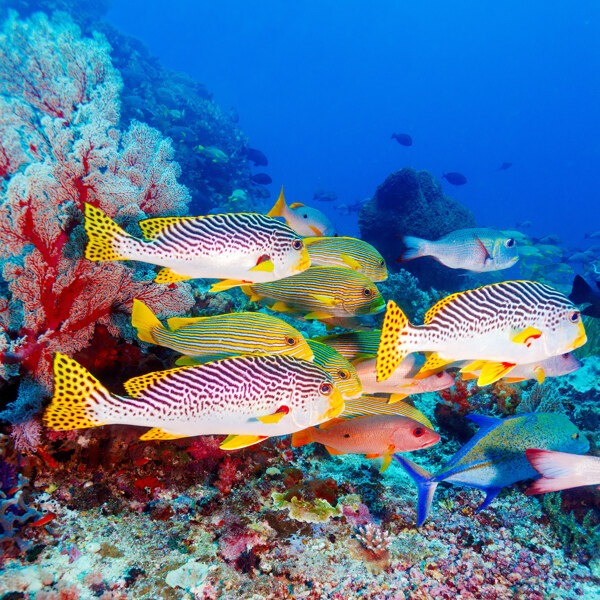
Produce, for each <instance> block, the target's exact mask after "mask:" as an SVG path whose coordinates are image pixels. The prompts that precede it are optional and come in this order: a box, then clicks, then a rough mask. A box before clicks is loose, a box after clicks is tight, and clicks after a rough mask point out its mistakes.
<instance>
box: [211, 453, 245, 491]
mask: <svg viewBox="0 0 600 600" xmlns="http://www.w3.org/2000/svg"><path fill="white" fill-rule="evenodd" d="M239 464H240V461H239V460H238V459H232V458H231V457H229V456H226V457H225V459H224V460H223V462H222V463H221V466H220V467H219V479H218V480H217V481H216V482H215V487H216V488H218V489H219V490H220V491H221V492H222V493H223V494H229V492H230V491H231V488H232V486H233V484H234V483H235V482H236V481H237V480H238V477H239V471H238V467H239Z"/></svg>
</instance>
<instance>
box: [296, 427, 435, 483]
mask: <svg viewBox="0 0 600 600" xmlns="http://www.w3.org/2000/svg"><path fill="white" fill-rule="evenodd" d="M439 441H440V436H439V434H438V433H436V432H435V431H433V430H432V429H429V428H428V427H425V426H424V425H423V424H421V423H419V422H417V421H414V420H413V419H409V418H408V417H402V416H398V415H372V416H364V417H356V418H354V419H332V420H331V421H327V423H323V425H321V426H320V427H309V428H307V429H303V430H302V431H298V432H296V433H293V434H292V446H293V447H295V448H297V447H299V446H304V445H305V444H310V443H312V442H317V443H319V444H323V445H324V446H325V448H327V450H328V452H329V453H330V454H333V455H339V454H364V455H365V458H383V464H382V466H381V469H380V472H383V471H385V470H386V469H387V468H388V466H389V464H390V462H391V460H392V454H394V453H396V452H413V451H415V450H422V449H423V448H428V447H429V446H433V445H434V444H437V443H438V442H439Z"/></svg>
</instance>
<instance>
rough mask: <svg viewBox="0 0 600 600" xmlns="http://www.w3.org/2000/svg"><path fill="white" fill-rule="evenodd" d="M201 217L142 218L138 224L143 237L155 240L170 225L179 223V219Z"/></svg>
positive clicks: (186, 219) (188, 219)
mask: <svg viewBox="0 0 600 600" xmlns="http://www.w3.org/2000/svg"><path fill="white" fill-rule="evenodd" d="M203 218H204V217H155V218H153V219H143V220H142V221H140V222H139V223H138V225H139V226H140V229H141V230H142V235H143V236H144V238H145V239H147V240H155V239H156V238H157V237H158V236H159V235H160V234H161V233H162V232H163V231H164V230H165V229H166V228H167V227H169V226H170V225H174V224H175V223H180V222H181V221H190V220H193V219H203Z"/></svg>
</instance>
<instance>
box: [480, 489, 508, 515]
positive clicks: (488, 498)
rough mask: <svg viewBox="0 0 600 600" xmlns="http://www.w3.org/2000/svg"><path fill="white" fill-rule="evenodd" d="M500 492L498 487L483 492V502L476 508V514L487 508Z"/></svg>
mask: <svg viewBox="0 0 600 600" xmlns="http://www.w3.org/2000/svg"><path fill="white" fill-rule="evenodd" d="M501 490H502V488H499V487H493V488H487V489H486V490H484V491H485V500H484V501H483V502H482V503H481V504H480V505H479V506H478V507H477V511H476V512H479V511H481V510H483V509H484V508H487V507H488V506H489V505H490V504H491V503H492V502H493V501H494V498H495V497H496V496H497V495H498V494H499V493H500V491H501Z"/></svg>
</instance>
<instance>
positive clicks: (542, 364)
mask: <svg viewBox="0 0 600 600" xmlns="http://www.w3.org/2000/svg"><path fill="white" fill-rule="evenodd" d="M403 362H404V361H403ZM473 366H474V365H473V363H470V365H469V368H470V369H473ZM475 366H476V365H475ZM482 366H484V365H482ZM579 367H581V361H580V360H579V359H578V358H577V357H576V356H575V355H574V354H572V353H571V352H567V353H566V354H559V355H558V356H551V357H550V358H546V359H545V360H540V361H539V362H534V363H527V364H526V365H516V366H515V368H514V369H512V370H511V371H510V373H509V374H508V375H509V377H505V378H504V379H505V381H506V382H507V383H516V382H519V381H526V380H527V379H536V380H537V382H538V383H544V380H545V379H546V377H560V376H561V375H568V374H569V373H573V372H574V371H577V369H579ZM461 372H462V378H463V379H475V378H477V377H479V375H480V374H481V369H473V370H471V371H469V372H466V371H461Z"/></svg>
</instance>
